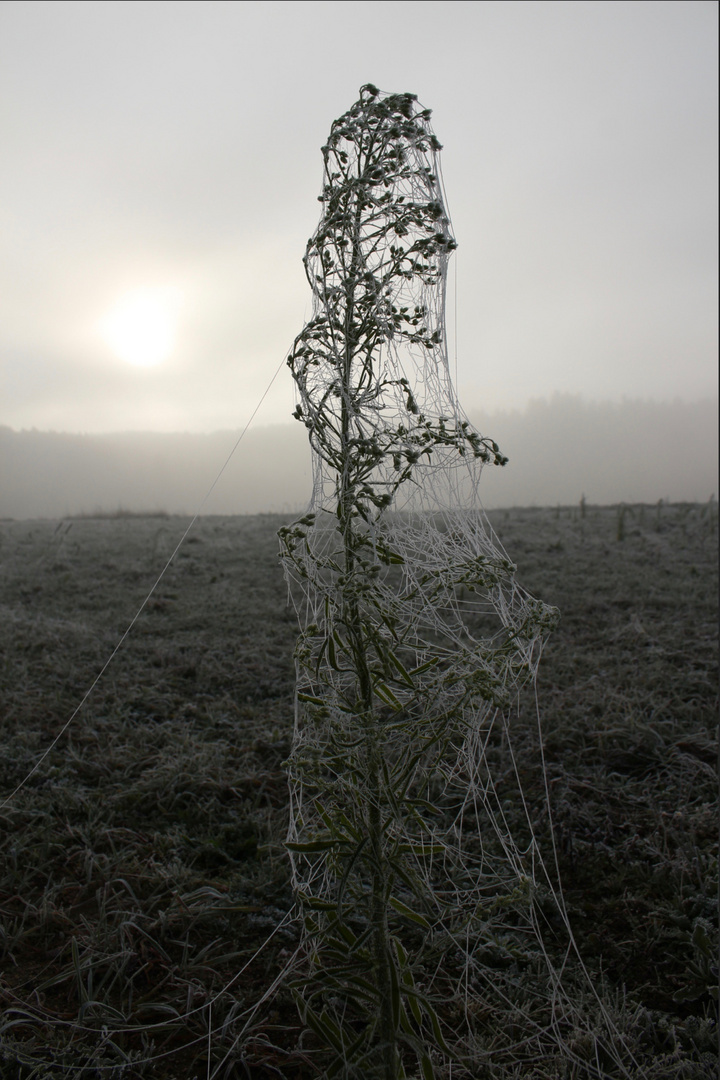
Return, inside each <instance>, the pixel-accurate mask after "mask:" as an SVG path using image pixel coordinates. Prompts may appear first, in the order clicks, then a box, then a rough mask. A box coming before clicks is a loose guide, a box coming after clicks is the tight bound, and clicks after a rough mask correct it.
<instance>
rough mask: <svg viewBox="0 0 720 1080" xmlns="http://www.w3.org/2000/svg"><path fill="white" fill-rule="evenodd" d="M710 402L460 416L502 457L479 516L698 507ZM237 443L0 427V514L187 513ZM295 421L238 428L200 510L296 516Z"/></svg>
mask: <svg viewBox="0 0 720 1080" xmlns="http://www.w3.org/2000/svg"><path fill="white" fill-rule="evenodd" d="M717 417H718V408H717V401H702V402H697V403H693V404H688V403H684V402H679V401H676V402H673V403H662V404H654V403H651V402H633V401H624V402H621V403H618V404H613V403H609V402H603V403H599V404H592V403H588V402H584V401H582V400H581V399H580V398H577V397H570V396H556V397H554V398H553V399H551V400H550V401H535V402H532V403H531V404H530V405H529V406H528V408H527V409H526V410H525V411H523V412H520V411H517V412H505V413H495V414H493V415H486V416H484V415H482V414H479V413H472V412H471V414H470V419H471V421H472V422H473V424H474V425H475V426H476V427H477V428H478V429H479V430H480V431H481V432H482V433H483V434H485V435H488V436H490V437H491V438H493V439H495V440H496V441H497V442H498V443H499V444H500V447H501V449H502V451H503V453H505V454H506V455H507V456H508V457H509V459H510V461H509V464H508V465H507V466H506V467H505V468H503V469H498V468H491V467H488V468H487V469H486V470H485V473H484V474H483V487H482V494H483V501H484V503H485V505H486V506H487V507H488V508H493V507H507V506H530V505H537V506H548V505H550V506H552V505H555V504H557V503H561V504H566V505H567V504H571V503H576V502H577V501H578V500H579V499H580V497H581V495H583V494H584V495H585V496H586V498H587V500H588V502H591V503H615V502H657V500H658V499H661V498H663V499H670V500H671V501H686V500H687V501H705V500H707V499H708V498H709V497H710V496H711V495H712V494H717V491H718V465H717V439H718V419H717ZM237 438H238V432H230V431H225V432H216V433H214V434H211V435H197V434H194V435H191V434H172V435H164V434H153V433H137V432H129V433H123V434H112V435H68V434H59V433H55V432H41V431H35V430H32V431H20V432H15V431H12V430H11V429H10V428H7V427H4V428H0V517H5V518H31V517H62V516H64V515H67V514H78V513H86V514H89V513H94V512H97V511H103V512H113V511H115V510H118V509H126V510H133V511H155V510H164V511H167V512H168V513H177V512H184V513H193V512H194V511H196V510H197V509H198V507H199V505H200V503H201V501H202V499H203V497H204V496H205V495H206V493H207V491H208V489H209V488H210V485H211V484H212V482H213V480H214V479H215V478H216V476H217V474H218V472H219V471H220V469H221V467H222V465H223V463H224V462H225V460H226V459H227V457H228V455H229V454H230V452H231V450H232V448H233V446H234V445H235V443H236V441H237ZM310 484H311V476H310V453H309V449H308V443H307V433H306V431H305V429H304V427H303V426H302V425H301V424H298V423H293V422H289V423H287V424H279V425H275V426H272V427H260V428H256V429H255V430H253V429H251V430H250V431H248V433H247V434H246V435H245V437H244V438H243V440H242V441H241V443H240V445H239V446H238V448H237V450H236V452H235V454H234V455H233V457H232V459H231V461H230V462H229V464H228V466H227V468H226V470H225V472H224V474H223V476H222V477H221V478H220V480H219V482H218V484H217V486H216V488H215V490H214V491H213V493H212V495H211V496H210V498H209V499H208V501H207V503H206V505H205V507H204V509H203V512H204V513H215V514H254V513H263V512H268V511H280V512H292V511H294V510H301V509H302V508H303V507H304V506H305V504H306V502H307V500H308V497H309V494H310Z"/></svg>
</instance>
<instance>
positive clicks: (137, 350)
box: [100, 289, 179, 367]
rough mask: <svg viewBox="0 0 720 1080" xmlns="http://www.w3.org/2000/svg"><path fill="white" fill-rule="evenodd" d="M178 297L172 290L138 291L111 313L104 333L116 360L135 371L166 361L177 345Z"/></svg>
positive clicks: (104, 325)
mask: <svg viewBox="0 0 720 1080" xmlns="http://www.w3.org/2000/svg"><path fill="white" fill-rule="evenodd" d="M178 299H179V297H178V295H177V293H176V292H175V291H174V290H172V289H138V290H136V291H135V292H132V293H127V294H126V295H125V296H123V297H122V299H121V300H119V301H118V302H117V303H116V304H115V306H114V307H113V308H112V309H111V310H110V311H109V312H108V314H107V315H106V316H105V318H104V319H103V320H102V323H101V327H100V329H101V333H102V336H103V338H104V339H105V341H106V343H107V344H108V345H109V346H110V348H111V349H112V350H113V352H114V353H115V355H116V356H118V357H119V358H120V359H121V360H125V361H126V363H128V364H133V365H134V366H135V367H154V366H155V365H156V364H160V363H162V361H163V360H167V358H168V357H169V356H170V354H171V353H172V351H173V348H174V345H175V330H176V324H177V307H178Z"/></svg>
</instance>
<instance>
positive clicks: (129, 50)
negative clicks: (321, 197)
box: [0, 0, 717, 432]
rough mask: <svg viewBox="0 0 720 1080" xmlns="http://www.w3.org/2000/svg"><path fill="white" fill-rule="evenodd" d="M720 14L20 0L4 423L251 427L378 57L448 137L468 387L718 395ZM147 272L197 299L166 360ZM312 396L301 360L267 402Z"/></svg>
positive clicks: (7, 107)
mask: <svg viewBox="0 0 720 1080" xmlns="http://www.w3.org/2000/svg"><path fill="white" fill-rule="evenodd" d="M716 28H717V5H716V4H715V3H712V2H693V0H682V2H680V3H674V2H653V0H640V2H638V3H625V2H617V0H615V2H613V3H608V2H605V0H601V2H598V3H595V2H590V3H585V2H572V3H569V2H559V3H547V2H542V0H540V2H538V0H532V2H529V3H525V2H507V0H502V2H500V3H495V2H489V3H475V2H472V0H461V2H444V3H436V2H433V0H425V2H416V3H407V2H406V0H400V2H397V3H395V2H385V0H383V2H349V0H342V2H338V3H336V2H333V0H325V2H314V3H313V2H310V3H308V2H298V0H293V2H292V3H281V2H272V0H269V2H263V3H256V2H250V3H234V2H229V3H212V2H208V0H203V2H202V3H195V2H185V3H177V2H172V0H170V2H168V0H162V2H160V3H154V2H143V3H134V2H128V0H122V2H120V3H115V2H103V3H96V2H92V0H82V2H80V3H66V2H62V0H52V2H51V3H44V2H33V3H4V4H2V5H1V6H0V102H1V106H2V117H1V120H0V125H1V130H0V146H2V158H3V166H2V170H0V230H1V239H0V256H1V258H0V363H1V364H2V382H1V383H0V424H6V425H9V426H12V427H15V428H21V427H31V426H35V427H37V428H40V429H45V428H53V429H55V430H64V431H98V432H100V431H112V430H131V429H146V430H147V429H154V430H165V431H171V430H190V431H211V430H214V429H218V428H228V427H238V426H240V425H241V424H243V423H244V421H245V419H246V418H247V416H248V415H249V413H250V411H251V410H252V408H253V407H254V405H255V403H256V401H257V399H258V397H259V396H260V394H261V393H262V391H263V390H264V389H265V387H266V385H267V382H268V380H269V378H270V376H271V374H272V373H273V372H274V370H275V368H276V367H277V365H278V363H279V362H280V360H281V359H282V358H283V356H284V355H285V353H286V352H287V350H288V348H289V346H290V344H291V342H292V339H293V338H294V337H295V335H296V334H297V333H298V332H299V331H300V329H301V328H302V325H303V323H304V321H305V318H306V316H307V314H308V312H309V310H310V293H309V288H308V286H307V285H306V283H305V279H304V274H303V269H302V264H301V257H302V254H303V251H304V247H305V243H306V241H307V238H308V236H309V235H310V234H311V232H312V231H313V230H314V228H315V225H316V223H317V219H318V216H319V209H320V207H319V203H318V202H317V195H318V192H319V189H320V180H321V157H320V152H319V148H320V146H321V145H322V143H323V142H324V141H325V138H326V136H327V133H328V131H329V127H330V124H331V122H332V120H333V119H334V118H335V117H336V116H338V115H339V114H340V113H342V112H344V111H345V110H346V109H347V108H349V106H350V105H351V104H352V103H353V101H355V100H356V98H357V94H358V89H359V87H360V86H361V85H362V84H363V83H365V82H368V81H371V82H374V83H375V84H377V85H378V86H380V87H381V88H382V89H384V90H399V91H411V92H413V93H416V94H417V95H418V96H419V98H420V100H421V101H422V103H423V104H424V105H427V106H428V107H430V108H431V109H432V110H433V123H434V127H435V130H436V132H437V135H438V137H439V139H440V141H441V142H442V143H443V144H444V147H445V150H444V152H443V170H444V177H445V184H446V189H447V193H448V201H449V206H450V211H451V214H452V218H453V225H454V229H455V232H456V235H457V238H458V242H459V253H458V260H457V295H458V305H457V306H458V352H459V361H458V372H459V390H460V395H461V399H462V400H463V401H464V403H465V405H466V408H467V409H468V410H471V409H474V408H481V409H483V410H485V411H488V410H493V409H510V408H514V407H522V406H524V404H525V403H526V402H527V401H528V400H529V399H532V398H537V397H541V396H543V397H549V396H551V395H552V394H553V393H556V392H559V393H570V394H577V393H579V394H582V395H583V396H584V397H585V398H586V399H588V400H601V399H611V400H620V399H621V398H623V397H630V398H635V397H644V398H654V399H657V400H668V399H672V398H673V397H675V396H679V397H681V398H685V399H687V400H695V399H698V398H702V397H707V396H711V395H713V394H715V393H716V392H717V376H716V366H715V295H716V288H717V286H716V274H715V264H716V246H715V235H716V224H715V190H716V141H715V131H716V126H717V115H716V91H715V85H716V44H715V42H716ZM454 280H455V279H454V270H453V269H451V274H450V282H451V286H454ZM139 288H159V289H175V290H176V296H177V297H179V300H178V303H179V311H178V320H179V321H178V326H177V335H176V342H177V344H176V348H175V351H174V352H173V353H172V355H171V356H170V357H169V358H168V359H167V360H165V361H164V362H163V363H162V364H159V365H158V366H157V367H154V368H151V369H147V370H140V369H138V368H135V367H132V366H130V365H128V364H127V363H125V362H123V361H122V360H120V359H118V358H117V357H116V356H115V355H114V354H113V353H112V351H111V350H110V348H109V346H108V345H107V344H106V343H105V342H104V341H103V340H102V339H101V337H100V335H99V331H98V323H99V321H100V320H101V319H102V317H103V316H104V315H105V314H106V313H107V312H108V310H109V309H110V308H111V307H112V306H113V305H114V304H115V303H116V302H117V301H118V299H119V298H120V297H121V296H122V295H124V294H125V293H126V292H128V291H132V290H135V289H139ZM452 312H453V298H452V288H451V303H450V311H449V315H450V317H449V323H450V330H451V335H452V332H453V317H452ZM451 348H452V341H451ZM292 402H293V392H292V387H291V384H290V376H289V373H288V372H287V371H286V370H285V369H283V370H282V371H281V373H280V375H279V376H278V380H277V383H276V385H275V387H274V388H273V390H272V392H271V393H270V395H269V397H268V399H267V402H266V404H265V406H264V407H263V411H262V412H261V414H260V417H259V422H261V423H262V422H264V423H268V422H271V421H277V420H284V419H286V418H288V416H289V413H290V411H291V409H292Z"/></svg>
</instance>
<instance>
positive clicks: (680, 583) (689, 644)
mask: <svg viewBox="0 0 720 1080" xmlns="http://www.w3.org/2000/svg"><path fill="white" fill-rule="evenodd" d="M491 518H492V524H493V526H494V528H495V530H496V532H497V534H498V536H499V538H500V541H501V542H502V543H503V544H504V545H505V548H506V549H507V551H508V552H509V553H510V555H511V557H512V558H513V560H514V561H516V562H517V564H518V576H519V578H520V580H521V581H522V582H523V584H524V585H526V587H528V588H529V589H530V590H531V591H533V592H534V593H535V594H536V595H538V596H541V597H542V598H543V599H544V600H545V601H547V602H550V603H553V604H556V605H557V606H558V607H559V608H560V610H561V621H560V624H559V627H558V628H557V629H556V630H555V632H554V633H553V635H552V637H551V639H550V642H549V645H548V646H547V648H546V650H545V654H544V656H543V659H542V662H541V666H540V676H539V683H538V694H539V704H540V717H541V729H542V733H543V740H544V767H545V776H546V779H547V785H548V791H549V796H550V810H551V816H550V815H549V814H548V808H547V803H546V793H545V777H544V770H543V761H542V754H541V745H540V740H539V736H538V728H537V723H536V718H535V709H534V699H533V694H532V689H531V690H530V691H529V692H528V693H527V694H525V696H524V697H523V698H522V699H521V701H520V708H519V713H518V715H517V716H516V717H515V719H514V721H513V724H514V725H515V729H516V730H515V731H514V733H513V734H514V745H515V754H516V758H517V768H518V773H519V778H520V781H521V785H522V791H523V793H524V797H525V800H526V803H527V805H528V807H529V813H530V817H531V818H532V819H533V828H534V831H535V833H536V835H537V836H538V837H539V838H540V841H541V843H542V844H543V845H544V847H545V849H546V850H547V851H548V853H549V852H550V851H551V845H552V843H553V842H554V844H555V846H556V849H557V854H558V858H559V866H560V873H561V877H562V882H563V888H564V895H565V900H566V904H567V908H568V912H569V916H570V920H571V924H572V927H573V929H574V933H575V935H576V939H577V942H578V946H579V950H580V954H581V956H582V958H583V960H584V962H585V964H586V965H587V968H588V970H589V973H590V976H591V979H592V980H593V983H594V985H595V987H596V988H597V990H598V992H599V994H600V997H601V999H602V1001H603V1002H604V1006H605V1008H606V1010H607V1012H608V1014H609V1015H610V1018H611V1020H612V1023H613V1025H614V1027H615V1030H616V1032H617V1038H618V1040H621V1041H622V1042H623V1045H624V1046H625V1047H627V1048H628V1050H629V1052H630V1053H631V1054H632V1058H633V1060H634V1061H635V1063H636V1066H634V1067H633V1071H632V1072H631V1073H630V1074H626V1075H637V1076H644V1077H649V1078H652V1080H661V1078H662V1080H674V1078H677V1077H683V1078H686V1080H695V1078H697V1080H700V1078H708V1080H709V1078H710V1077H713V1076H715V1075H716V1069H717V996H716V994H717V989H716V988H717V966H716V964H717V961H716V956H717V944H716V940H715V936H716V927H717V866H718V862H717V859H718V854H717V852H718V849H717V803H716V795H717V774H716V767H717V742H716V724H717V704H718V685H717V656H716V637H717V622H716V618H717V602H716V598H717V537H718V515H717V504H716V503H715V502H714V501H711V502H709V503H704V504H671V505H668V504H667V503H664V502H660V503H658V504H657V505H653V506H650V505H632V506H631V505H623V506H612V507H609V506H606V507H598V506H592V505H585V503H582V504H580V505H578V504H576V505H574V506H563V507H557V508H553V509H514V510H506V511H497V512H496V513H494V514H493V515H491ZM284 521H285V519H284V518H281V517H277V516H270V515H260V516H248V517H207V518H203V519H200V520H199V521H198V522H197V524H196V526H195V527H194V528H193V530H192V531H191V533H190V534H189V536H188V538H187V540H186V541H185V543H184V545H183V546H182V548H181V549H180V551H179V553H178V555H177V557H176V559H175V561H174V563H173V565H172V566H171V568H170V569H169V570H168V571H167V573H166V574H165V576H164V577H163V579H162V581H161V583H160V585H159V586H158V588H157V589H156V590H155V592H154V594H153V596H152V598H151V599H150V601H149V603H148V604H147V607H146V608H145V610H144V611H143V613H142V615H141V617H140V618H139V619H138V621H137V623H136V625H135V626H134V628H133V630H132V632H131V634H130V635H129V637H128V638H127V640H126V642H125V644H124V645H123V647H122V649H121V650H120V651H119V653H118V655H117V656H116V657H115V659H114V660H113V662H112V664H111V665H110V666H109V668H108V670H107V671H106V673H105V675H104V676H103V678H102V679H101V680H100V682H99V684H98V685H97V687H96V688H95V690H94V691H93V693H92V695H91V696H90V698H89V700H88V701H87V703H86V704H85V706H84V707H83V709H82V710H81V711H80V713H79V714H78V715H77V716H76V717H75V719H74V721H73V723H72V724H71V725H70V727H69V729H68V731H67V733H66V735H64V736H63V738H62V739H61V740H60V741H59V742H58V744H57V745H56V746H55V747H54V748H53V750H52V751H51V753H50V754H49V755H48V756H47V757H46V758H45V759H44V760H43V762H42V764H41V765H40V766H39V768H38V769H37V770H36V771H35V772H34V773H32V775H31V776H30V777H29V779H28V780H27V782H26V783H25V784H24V786H23V787H22V788H21V789H20V790H19V791H18V792H17V794H15V795H14V797H13V798H12V799H9V800H8V801H5V802H4V803H3V805H2V811H1V818H2V833H1V834H0V852H1V862H0V948H1V949H2V968H1V974H0V1003H1V1008H2V1016H1V1019H0V1075H2V1076H3V1077H7V1078H13V1080H14V1078H16V1077H17V1078H20V1077H23V1078H30V1077H33V1078H38V1080H39V1078H50V1077H53V1078H56V1077H58V1078H59V1077H61V1076H83V1077H115V1076H123V1077H132V1078H134V1077H152V1078H158V1080H159V1078H163V1080H173V1078H174V1080H192V1078H198V1080H200V1078H201V1077H203V1078H204V1077H209V1076H213V1077H215V1076H217V1077H228V1078H230V1077H238V1078H241V1077H243V1078H246V1077H251V1078H258V1080H259V1078H263V1080H265V1078H270V1077H278V1076H279V1077H286V1078H288V1080H301V1078H305V1077H311V1076H313V1075H316V1071H315V1062H316V1057H315V1054H316V1048H315V1047H314V1045H313V1041H312V1039H308V1038H307V1037H306V1036H305V1037H303V1038H300V1026H299V1021H298V1015H297V1011H296V1009H295V1007H294V1004H293V1002H292V1000H291V998H290V995H289V993H288V991H287V989H286V988H284V987H283V986H280V988H279V989H277V990H276V991H274V992H273V993H271V994H270V995H269V996H268V997H267V1000H263V995H264V994H265V993H266V992H267V991H268V990H269V989H270V988H271V987H272V984H273V980H274V979H275V977H276V975H277V974H278V973H279V971H280V970H281V969H282V966H283V963H284V962H285V960H286V958H287V957H288V956H289V955H290V954H291V953H292V951H293V948H294V945H295V942H296V933H297V932H296V928H295V926H294V925H293V920H292V918H288V917H287V916H288V913H289V912H290V911H291V909H292V905H293V896H292V891H291V887H290V880H289V864H288V859H287V854H286V852H285V850H284V846H283V841H284V837H285V833H286V828H287V816H288V795H287V781H286V774H285V770H284V767H283V762H284V761H285V759H286V758H287V756H288V753H289V748H290V737H291V729H292V715H293V687H294V669H293V659H292V657H293V647H294V642H295V639H296V633H297V624H296V619H295V615H294V612H293V611H292V610H291V609H290V608H289V607H288V604H287V593H286V586H285V583H284V580H283V575H282V572H281V569H280V566H279V564H278V558H277V539H276V531H277V529H278V527H279V526H280V525H281V524H283V522H284ZM186 526H187V520H186V519H181V518H176V517H172V516H167V515H163V514H160V513H159V514H157V515H155V516H133V515H129V514H128V515H120V516H108V517H95V518H93V517H87V518H67V519H64V520H58V521H11V520H4V521H3V522H2V523H1V524H0V572H1V574H2V604H3V619H2V624H1V629H0V633H1V634H2V642H1V651H2V657H3V660H2V668H1V669H0V672H1V673H0V693H1V695H2V697H1V703H0V708H1V710H2V712H1V715H2V727H1V728H0V737H1V738H2V755H1V756H0V770H1V772H0V775H1V779H2V784H1V791H2V796H3V799H6V798H7V796H8V795H9V794H10V792H12V791H13V789H15V788H16V786H17V785H19V784H21V782H22V781H23V780H24V779H25V777H26V776H27V775H28V773H29V772H30V770H31V769H32V767H33V765H34V764H35V762H36V761H37V759H38V757H39V755H40V754H41V753H42V752H43V751H44V750H45V749H46V748H47V747H48V745H49V744H50V743H51V741H52V740H53V738H54V737H55V735H56V733H57V732H58V730H59V729H60V728H61V727H62V726H63V725H64V724H65V722H66V721H67V719H68V717H69V716H70V715H71V714H72V712H73V710H74V709H75V708H76V706H77V705H78V703H79V701H80V700H81V698H82V696H83V694H84V693H85V691H86V690H87V689H88V687H89V685H90V684H91V683H92V681H93V679H94V677H95V675H96V673H97V672H98V670H99V669H100V668H101V667H102V665H103V664H104V662H105V661H106V660H107V658H108V656H109V655H110V653H111V652H112V650H113V648H114V647H115V645H116V643H117V641H118V639H119V637H120V635H121V634H122V633H123V631H124V630H125V629H126V627H127V625H128V623H129V622H130V620H131V619H132V617H133V615H134V614H135V612H136V610H137V609H138V607H139V605H140V603H141V602H142V600H143V599H144V598H145V596H146V594H147V592H148V589H149V588H150V586H151V585H152V583H153V582H154V581H155V578H156V576H157V574H158V573H159V572H160V570H161V569H162V568H163V566H164V565H165V562H166V560H167V558H168V556H169V555H170V554H171V552H172V551H173V549H174V547H175V545H176V543H177V541H178V539H179V538H180V536H181V535H182V533H183V531H184V529H185V528H186ZM491 753H492V755H493V762H494V768H495V775H496V784H497V785H498V789H499V791H500V792H501V794H502V791H503V790H504V789H505V788H506V789H507V799H506V801H505V803H504V806H505V808H506V813H507V814H508V815H509V816H510V818H511V819H512V824H513V827H514V828H516V829H517V830H518V831H519V832H520V833H522V830H523V828H524V825H523V822H524V818H523V816H522V814H521V813H520V807H519V805H518V801H517V798H516V797H515V796H513V791H514V790H515V788H514V787H513V785H514V783H515V780H514V777H513V775H512V769H511V763H510V761H509V759H508V757H507V753H506V750H505V749H504V747H503V745H502V744H501V743H500V742H499V743H498V745H497V746H495V747H493V748H491ZM268 938H269V940H268ZM556 947H557V955H556V956H554V957H553V959H554V961H555V963H556V964H557V965H560V966H561V965H562V963H563V956H564V952H563V950H564V948H565V941H564V939H563V935H562V933H561V932H560V930H559V929H558V932H557V935H556ZM259 948H262V951H261V952H260V953H259V955H256V953H257V950H258V949H259ZM526 960H527V958H526V957H524V956H523V955H522V950H521V949H519V947H518V946H517V943H516V942H515V943H514V942H513V939H512V935H511V934H508V935H507V936H506V937H503V936H502V935H500V936H497V937H496V938H495V939H494V940H492V941H488V945H487V950H486V962H487V965H488V966H489V968H490V969H491V970H495V971H497V973H498V976H500V975H502V976H503V977H505V976H508V977H509V976H512V978H513V979H514V980H515V984H516V985H517V986H518V987H520V988H521V987H522V980H523V978H524V974H523V973H524V970H525V963H526ZM713 994H715V996H713ZM210 1002H212V1007H209V1003H210ZM258 1002H262V1004H261V1006H260V1008H259V1010H258V1011H257V1012H256V1013H255V1014H254V1016H252V1018H251V1022H250V1023H248V1016H249V1012H248V1010H251V1009H252V1007H253V1006H254V1005H256V1004H257V1003H258ZM477 1022H478V1024H479V1027H480V1029H481V1030H482V1032H483V1033H484V1034H483V1038H484V1039H485V1040H486V1045H487V1046H488V1047H489V1048H492V1046H493V1040H494V1039H495V1038H496V1037H497V1035H498V1030H497V1029H498V1025H499V1024H503V1023H505V1019H504V1018H503V1017H499V1016H497V1015H493V1013H492V1011H491V1010H490V1011H489V1012H488V1014H487V1015H482V1016H479V1017H478V1018H477ZM583 1038H584V1036H582V1034H581V1033H580V1034H576V1035H575V1036H573V1033H572V1032H569V1033H567V1039H568V1042H569V1044H570V1045H571V1047H572V1050H573V1053H574V1055H575V1059H576V1062H577V1061H580V1062H582V1060H583V1053H585V1052H586V1051H587V1047H585V1048H584V1043H583ZM573 1039H574V1040H575V1041H574V1042H573ZM486 1075H487V1076H493V1077H495V1076H497V1077H510V1076H513V1077H534V1078H535V1077H537V1078H541V1077H547V1078H550V1077H559V1076H561V1075H562V1076H565V1075H567V1076H577V1077H580V1076H582V1075H585V1074H584V1073H583V1071H582V1068H581V1067H580V1066H578V1065H577V1064H576V1065H575V1066H573V1067H572V1069H571V1070H570V1071H563V1068H562V1067H561V1066H560V1065H559V1064H558V1063H557V1062H552V1061H547V1062H543V1061H538V1060H532V1059H531V1058H528V1059H527V1060H526V1059H524V1058H523V1050H522V1047H520V1048H519V1049H517V1051H516V1054H515V1059H514V1061H513V1063H512V1064H508V1063H507V1062H505V1063H503V1062H502V1061H499V1062H498V1064H497V1066H490V1065H489V1066H488V1071H487V1074H486ZM607 1075H613V1076H614V1075H618V1076H619V1075H622V1074H621V1073H619V1072H615V1071H613V1068H612V1067H611V1066H610V1065H608V1068H607Z"/></svg>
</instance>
